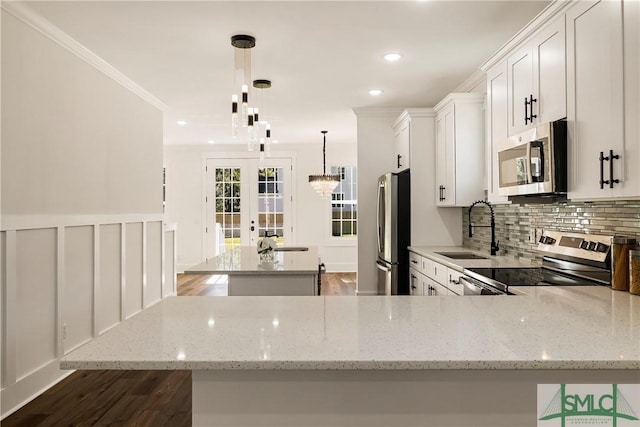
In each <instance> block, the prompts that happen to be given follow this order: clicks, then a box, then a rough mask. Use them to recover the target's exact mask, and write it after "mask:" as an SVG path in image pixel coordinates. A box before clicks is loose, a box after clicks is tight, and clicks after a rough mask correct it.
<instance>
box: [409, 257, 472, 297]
mask: <svg viewBox="0 0 640 427" xmlns="http://www.w3.org/2000/svg"><path fill="white" fill-rule="evenodd" d="M409 262H410V269H409V277H410V281H411V282H410V284H409V290H410V294H411V295H414V296H419V295H424V296H444V295H462V285H461V284H460V280H459V279H460V276H462V273H461V272H459V271H457V270H453V269H451V268H448V267H447V266H446V265H443V264H440V263H438V262H436V261H433V260H431V259H429V258H426V257H423V256H421V255H418V254H416V253H415V252H409Z"/></svg>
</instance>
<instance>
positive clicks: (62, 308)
mask: <svg viewBox="0 0 640 427" xmlns="http://www.w3.org/2000/svg"><path fill="white" fill-rule="evenodd" d="M132 216H134V215H123V216H122V217H121V218H113V217H109V218H106V217H105V218H101V217H97V216H96V217H77V218H76V217H73V218H71V217H70V218H65V219H64V220H63V221H60V222H59V223H56V222H57V219H56V218H53V217H52V218H51V219H49V220H47V219H39V220H38V221H32V222H30V221H29V220H28V218H23V219H21V221H20V222H19V224H20V227H16V226H15V224H18V223H15V224H14V226H8V225H7V224H4V223H3V225H2V227H3V229H2V231H1V233H0V245H1V249H2V252H1V253H0V265H1V267H2V270H1V272H0V273H1V276H0V281H1V283H2V293H1V295H2V300H1V301H0V302H1V303H2V316H1V317H0V321H1V322H2V325H1V331H2V335H1V339H2V343H1V344H2V350H1V351H2V355H1V356H2V357H1V359H0V362H1V364H0V369H1V371H0V372H1V374H2V375H1V384H2V388H1V391H0V405H1V411H2V412H1V415H0V418H4V417H6V416H8V415H9V414H11V413H13V412H14V411H16V410H17V409H19V408H20V407H21V406H22V405H24V404H25V403H27V402H28V401H30V400H31V399H33V398H35V397H37V396H38V395H39V394H40V393H42V392H43V391H44V390H46V389H47V388H49V387H51V386H52V385H53V384H55V383H56V382H58V381H60V380H61V379H63V378H64V377H65V376H67V375H69V374H70V373H71V371H62V370H60V368H59V358H60V357H62V355H63V353H66V352H69V351H71V350H72V349H73V348H75V347H77V346H78V345H81V344H82V343H84V342H86V341H88V340H91V339H92V338H93V337H94V336H96V335H99V334H101V333H103V332H104V331H106V330H107V329H109V328H111V327H113V326H115V325H117V324H118V323H119V322H120V321H122V320H123V319H124V317H125V316H127V317H129V316H131V315H133V314H135V313H137V312H139V311H140V310H142V307H143V301H144V302H145V306H148V305H150V304H153V303H155V302H157V301H159V300H160V299H161V298H162V297H164V296H167V295H175V286H176V276H175V271H176V267H175V244H176V242H175V226H165V225H164V224H163V223H162V218H161V215H146V216H145V215H139V216H138V218H139V219H138V220H135V219H132ZM118 219H120V220H118ZM102 220H104V222H102ZM22 227H24V228H22ZM163 277H165V278H166V280H163ZM145 279H146V280H145ZM145 283H146V285H147V286H146V288H144V289H143V284H145ZM163 283H164V286H165V287H164V288H163V287H162V286H163ZM163 290H164V292H163ZM143 298H144V299H143Z"/></svg>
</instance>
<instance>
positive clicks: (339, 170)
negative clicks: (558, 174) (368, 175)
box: [331, 166, 358, 237]
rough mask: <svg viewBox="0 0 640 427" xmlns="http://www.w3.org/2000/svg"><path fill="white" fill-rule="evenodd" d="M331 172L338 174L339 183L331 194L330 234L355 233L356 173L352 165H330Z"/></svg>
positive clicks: (356, 209) (345, 235) (356, 205)
mask: <svg viewBox="0 0 640 427" xmlns="http://www.w3.org/2000/svg"><path fill="white" fill-rule="evenodd" d="M331 173H332V174H334V175H339V176H340V184H338V186H337V187H336V188H335V190H333V194H332V195H331V235H332V236H344V237H353V236H356V235H357V212H358V200H357V194H358V192H357V182H356V179H357V174H356V168H355V167H354V166H332V167H331Z"/></svg>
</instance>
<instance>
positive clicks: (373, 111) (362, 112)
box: [353, 107, 405, 118]
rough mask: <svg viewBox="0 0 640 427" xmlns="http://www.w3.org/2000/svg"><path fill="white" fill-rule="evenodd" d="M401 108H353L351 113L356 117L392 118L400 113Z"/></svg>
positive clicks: (402, 109)
mask: <svg viewBox="0 0 640 427" xmlns="http://www.w3.org/2000/svg"><path fill="white" fill-rule="evenodd" d="M404 110H405V108H401V107H355V108H354V109H353V112H354V113H355V115H356V116H357V117H390V116H393V117H394V118H395V117H396V116H398V115H399V114H400V113H402V112H403V111H404Z"/></svg>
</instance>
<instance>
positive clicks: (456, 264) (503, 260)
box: [409, 246, 539, 272]
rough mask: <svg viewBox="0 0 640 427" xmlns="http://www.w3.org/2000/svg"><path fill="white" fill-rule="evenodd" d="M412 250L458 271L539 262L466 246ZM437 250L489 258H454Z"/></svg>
mask: <svg viewBox="0 0 640 427" xmlns="http://www.w3.org/2000/svg"><path fill="white" fill-rule="evenodd" d="M409 250H410V251H411V252H415V253H416V254H418V255H420V256H423V257H425V258H429V259H431V260H433V261H435V262H438V263H440V264H443V265H446V266H447V267H449V268H452V269H454V270H457V271H460V272H461V271H463V270H464V269H465V268H499V267H537V266H539V263H535V262H531V261H529V260H518V259H515V258H512V257H508V256H503V255H495V256H491V255H490V254H489V252H488V250H487V251H485V252H480V251H476V250H473V249H470V248H467V247H464V246H409ZM437 252H470V253H473V254H476V255H480V256H483V257H486V258H487V259H454V258H448V257H446V256H443V255H439V254H438V253H437Z"/></svg>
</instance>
